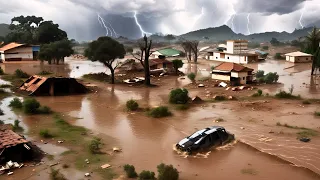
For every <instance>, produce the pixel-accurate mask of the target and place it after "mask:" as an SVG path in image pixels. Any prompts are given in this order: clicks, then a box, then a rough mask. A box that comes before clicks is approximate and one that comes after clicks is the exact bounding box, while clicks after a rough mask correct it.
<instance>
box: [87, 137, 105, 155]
mask: <svg viewBox="0 0 320 180" xmlns="http://www.w3.org/2000/svg"><path fill="white" fill-rule="evenodd" d="M101 145H102V143H101V139H100V138H96V137H95V138H93V139H92V140H91V141H90V143H89V151H90V153H91V154H99V153H101V152H100V149H101Z"/></svg>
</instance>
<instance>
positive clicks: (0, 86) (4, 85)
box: [0, 84, 12, 88]
mask: <svg viewBox="0 0 320 180" xmlns="http://www.w3.org/2000/svg"><path fill="white" fill-rule="evenodd" d="M11 87H12V85H11V84H1V85H0V88H11Z"/></svg>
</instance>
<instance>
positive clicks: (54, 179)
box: [50, 168, 67, 180]
mask: <svg viewBox="0 0 320 180" xmlns="http://www.w3.org/2000/svg"><path fill="white" fill-rule="evenodd" d="M50 180H67V178H65V176H64V175H63V174H62V173H60V171H59V169H57V170H55V169H53V168H51V171H50Z"/></svg>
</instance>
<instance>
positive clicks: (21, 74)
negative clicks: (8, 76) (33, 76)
mask: <svg viewBox="0 0 320 180" xmlns="http://www.w3.org/2000/svg"><path fill="white" fill-rule="evenodd" d="M14 75H15V76H16V77H18V78H29V77H30V76H29V74H27V73H26V72H23V71H22V70H21V69H17V70H16V71H15V72H14Z"/></svg>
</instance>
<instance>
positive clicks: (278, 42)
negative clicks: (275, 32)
mask: <svg viewBox="0 0 320 180" xmlns="http://www.w3.org/2000/svg"><path fill="white" fill-rule="evenodd" d="M270 43H271V44H272V45H273V46H278V45H280V41H278V39H276V38H272V39H271V41H270Z"/></svg>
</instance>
